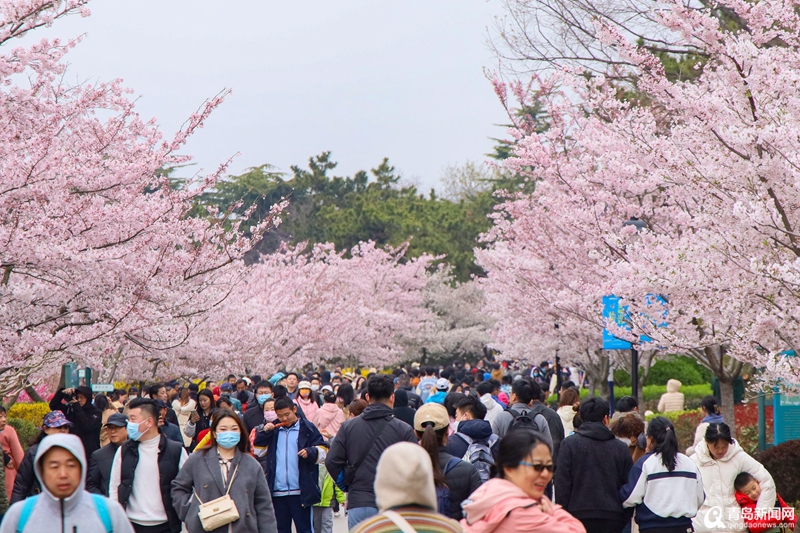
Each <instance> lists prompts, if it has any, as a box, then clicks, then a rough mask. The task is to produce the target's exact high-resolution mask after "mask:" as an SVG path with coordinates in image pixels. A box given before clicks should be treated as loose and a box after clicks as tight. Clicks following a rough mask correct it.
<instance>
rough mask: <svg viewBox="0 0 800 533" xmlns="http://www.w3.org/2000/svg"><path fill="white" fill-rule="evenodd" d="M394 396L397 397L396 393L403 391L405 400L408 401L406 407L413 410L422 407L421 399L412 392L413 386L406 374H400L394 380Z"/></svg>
mask: <svg viewBox="0 0 800 533" xmlns="http://www.w3.org/2000/svg"><path fill="white" fill-rule="evenodd" d="M394 386H395V392H394V393H395V396H396V395H397V391H399V390H404V391H406V398H407V399H408V406H409V407H411V408H412V409H414V410H417V409H419V408H420V407H422V403H423V402H422V398H420V397H419V394H417V393H416V392H414V386H413V385H412V384H411V376H409V375H408V374H406V373H403V374H400V375H399V376H397V377H396V378H395V384H394Z"/></svg>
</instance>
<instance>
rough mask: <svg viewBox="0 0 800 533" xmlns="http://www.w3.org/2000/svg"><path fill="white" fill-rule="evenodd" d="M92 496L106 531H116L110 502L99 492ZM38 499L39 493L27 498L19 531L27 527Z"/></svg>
mask: <svg viewBox="0 0 800 533" xmlns="http://www.w3.org/2000/svg"><path fill="white" fill-rule="evenodd" d="M91 496H92V500H93V501H94V508H95V510H96V511H97V515H98V516H99V517H100V521H101V522H102V523H103V527H104V528H105V529H106V533H114V526H113V525H112V524H111V515H110V514H108V504H107V503H106V499H105V497H103V496H100V495H99V494H92V495H91ZM37 501H39V495H38V494H37V495H36V496H31V497H30V498H28V499H26V500H25V503H24V504H23V506H22V512H21V513H20V514H19V520H18V521H17V533H22V531H23V530H24V529H25V526H26V525H27V524H28V519H29V518H30V517H31V513H33V508H34V506H35V505H36V502H37Z"/></svg>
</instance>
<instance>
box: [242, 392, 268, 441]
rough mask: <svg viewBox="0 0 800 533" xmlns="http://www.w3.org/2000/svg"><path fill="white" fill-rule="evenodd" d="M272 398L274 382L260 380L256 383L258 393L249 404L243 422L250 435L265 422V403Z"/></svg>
mask: <svg viewBox="0 0 800 533" xmlns="http://www.w3.org/2000/svg"><path fill="white" fill-rule="evenodd" d="M271 399H272V383H270V382H269V381H259V382H258V383H257V384H256V394H255V396H253V398H252V399H251V400H250V402H248V404H247V410H246V411H245V413H244V416H243V417H242V418H243V422H244V426H245V428H246V429H247V433H248V435H249V434H250V432H251V431H253V428H254V427H256V426H258V425H260V424H263V423H264V417H263V412H264V411H263V410H264V403H265V402H267V400H271Z"/></svg>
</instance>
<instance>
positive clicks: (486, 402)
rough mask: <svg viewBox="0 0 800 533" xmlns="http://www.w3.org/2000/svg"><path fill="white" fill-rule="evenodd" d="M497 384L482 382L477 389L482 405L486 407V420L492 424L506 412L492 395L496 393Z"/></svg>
mask: <svg viewBox="0 0 800 533" xmlns="http://www.w3.org/2000/svg"><path fill="white" fill-rule="evenodd" d="M494 389H495V384H494V383H492V382H491V381H481V382H480V383H478V386H477V387H476V389H475V390H476V391H477V394H478V397H479V398H480V400H481V403H482V404H483V406H484V407H486V417H485V420H486V421H487V422H489V424H491V423H492V422H494V421H495V420H496V419H497V417H498V416H499V415H500V413H502V412H503V411H504V409H503V406H502V405H500V403H498V402H496V401H495V399H494V397H493V396H492V393H493V392H494Z"/></svg>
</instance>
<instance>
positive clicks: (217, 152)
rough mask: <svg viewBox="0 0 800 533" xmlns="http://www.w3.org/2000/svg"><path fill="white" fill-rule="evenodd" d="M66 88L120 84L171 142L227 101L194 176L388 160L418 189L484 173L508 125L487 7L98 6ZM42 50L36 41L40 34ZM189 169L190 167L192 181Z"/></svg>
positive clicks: (413, 0) (160, 2) (73, 22)
mask: <svg viewBox="0 0 800 533" xmlns="http://www.w3.org/2000/svg"><path fill="white" fill-rule="evenodd" d="M90 8H91V10H92V15H91V16H90V17H89V18H80V17H71V18H69V19H67V20H64V21H60V22H58V23H56V25H55V26H54V28H52V29H50V30H45V31H46V33H49V34H57V35H58V36H60V37H71V36H76V35H79V34H82V33H85V34H86V38H85V40H84V41H83V42H82V43H81V44H80V45H79V46H78V48H77V49H75V50H74V51H72V52H70V53H69V54H68V56H67V59H68V61H69V63H70V65H71V66H70V71H69V72H70V74H69V76H71V77H79V78H80V79H90V80H96V79H101V80H108V79H112V78H116V77H120V78H123V79H124V81H125V84H126V85H127V86H128V87H131V88H132V89H133V90H134V94H135V95H140V96H141V98H140V100H139V103H138V110H139V112H140V113H141V114H142V115H144V116H145V117H151V116H155V117H157V118H158V119H159V123H160V124H161V126H162V129H163V130H164V132H165V133H169V134H172V133H173V132H174V131H175V130H176V129H177V128H178V127H179V126H180V125H181V123H183V121H184V120H185V119H186V118H187V117H188V116H189V115H190V114H191V113H192V112H193V111H195V109H197V107H198V106H199V105H200V104H201V103H202V102H203V101H204V100H205V99H206V98H208V97H212V96H214V95H215V94H217V93H218V92H219V91H220V90H221V89H223V88H226V87H227V88H230V89H232V90H233V93H232V94H231V95H230V96H229V97H228V99H227V100H226V102H225V103H224V104H223V105H222V107H221V108H219V109H218V110H217V111H215V112H214V114H213V115H212V117H211V119H210V120H209V121H208V122H207V124H206V126H205V128H204V129H203V130H201V131H200V132H199V133H198V134H196V135H195V136H194V138H193V139H192V140H191V141H190V144H189V145H188V149H187V152H188V153H190V154H192V155H193V156H195V158H196V161H197V163H198V167H203V168H205V169H207V170H213V169H215V168H216V167H217V165H218V164H219V163H221V162H224V161H225V160H227V159H228V158H229V157H230V156H232V155H234V154H236V153H237V152H239V153H240V155H239V156H238V157H237V158H236V159H235V161H234V163H233V165H232V167H231V172H232V173H239V172H241V171H242V170H244V169H245V168H247V167H250V166H255V165H259V164H262V163H270V164H273V165H275V166H277V167H279V168H280V169H282V170H285V171H288V170H289V166H290V165H292V164H301V165H305V163H306V161H307V159H308V157H309V156H311V155H314V154H318V153H320V152H322V151H324V150H331V151H333V156H334V159H335V160H337V161H339V167H338V169H337V174H338V175H342V174H347V175H350V174H352V173H353V172H355V171H356V170H359V169H368V168H372V167H374V166H376V165H377V164H378V163H379V162H380V160H381V159H382V158H383V157H384V156H387V157H389V158H390V161H391V162H392V163H394V165H395V166H396V167H397V168H398V169H399V170H400V171H401V172H402V173H403V175H404V177H405V178H408V179H411V180H416V181H419V182H420V183H421V184H422V186H423V188H425V189H427V188H428V187H430V186H436V185H437V184H438V180H439V177H440V176H441V173H442V169H443V167H444V166H445V165H447V164H453V163H463V162H465V161H467V160H483V159H485V156H484V154H485V153H487V152H489V151H490V150H491V147H492V141H491V140H490V139H489V137H499V136H504V130H503V128H501V127H498V126H496V124H502V123H506V122H507V120H506V117H505V114H504V112H503V109H502V107H501V106H500V104H499V102H498V100H497V98H496V96H495V95H494V92H493V91H492V87H491V84H490V83H489V82H488V80H487V79H486V78H485V76H484V72H483V68H484V67H488V68H490V69H494V67H495V65H496V60H495V59H494V58H493V56H492V54H491V52H490V51H489V50H488V48H487V46H486V44H485V39H486V35H487V29H486V28H487V26H491V25H492V21H493V19H492V16H493V14H496V9H497V4H496V3H489V2H487V1H485V0H435V1H431V0H403V1H393V2H390V1H377V0H337V1H330V0H307V1H306V0H295V1H289V2H286V1H283V2H277V1H273V0H268V1H264V0H260V1H255V0H250V1H245V0H229V1H227V2H219V1H211V0H191V1H189V0H137V1H135V2H121V1H119V0H93V1H92V2H91V3H90ZM35 35H36V37H37V38H39V37H40V36H41V35H42V32H37V33H36V34H35ZM198 167H195V168H198Z"/></svg>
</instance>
